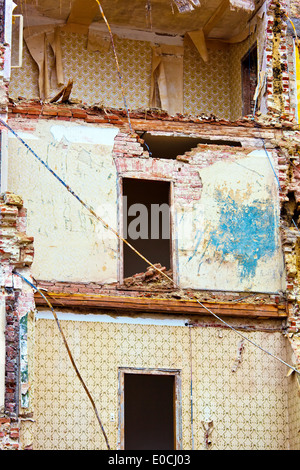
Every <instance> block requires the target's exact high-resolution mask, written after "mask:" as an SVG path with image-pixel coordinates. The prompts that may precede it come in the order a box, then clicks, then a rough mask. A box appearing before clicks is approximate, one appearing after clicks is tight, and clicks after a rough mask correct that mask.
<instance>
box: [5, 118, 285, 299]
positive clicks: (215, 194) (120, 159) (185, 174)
mask: <svg viewBox="0 0 300 470" xmlns="http://www.w3.org/2000/svg"><path fill="white" fill-rule="evenodd" d="M16 126H17V127H19V129H17V130H18V132H21V129H23V132H24V134H22V135H25V136H26V139H27V141H28V142H29V143H30V145H31V146H32V148H34V149H36V150H37V151H38V155H40V156H41V157H42V158H44V159H46V160H47V163H48V164H49V166H50V167H51V168H53V169H54V170H56V171H57V173H58V174H59V176H60V177H62V179H63V180H64V181H65V182H66V183H67V184H68V185H70V186H71V188H72V189H73V190H74V191H75V192H76V193H77V194H78V195H79V196H80V198H81V199H82V200H84V201H88V203H89V204H90V205H91V206H92V207H93V208H94V209H96V211H100V212H99V215H101V216H102V217H103V219H104V220H105V221H106V222H107V223H109V224H110V225H111V226H112V227H113V228H115V229H117V230H119V229H120V222H121V219H120V212H119V211H120V205H119V204H117V194H118V191H120V187H119V182H118V178H119V177H123V178H124V177H125V178H136V177H137V175H138V176H139V178H140V179H149V178H150V179H151V178H152V179H156V180H161V181H173V184H174V194H173V202H172V209H174V214H173V226H172V237H171V238H172V239H173V240H174V244H173V251H172V258H173V263H172V264H173V267H174V271H175V273H176V276H178V280H179V282H180V283H181V286H182V287H187V288H190V287H193V288H197V289H213V290H229V291H230V290H231V291H242V290H250V291H257V292H277V291H280V290H282V289H284V267H283V260H282V253H281V247H280V239H279V212H278V211H279V206H278V203H277V198H278V187H277V182H276V179H275V177H274V174H273V169H272V166H271V164H270V161H272V160H273V165H276V152H273V153H270V154H269V158H270V161H269V158H268V156H267V155H266V153H265V150H263V149H262V150H256V151H254V150H253V148H249V149H240V148H239V147H229V146H217V145H201V144H200V145H198V147H196V148H195V149H193V150H192V151H191V152H188V153H187V155H186V156H184V157H183V158H182V159H180V158H179V159H178V160H173V159H172V160H169V159H168V160H165V159H161V160H158V159H152V158H146V157H147V156H146V155H144V154H143V149H142V147H141V146H140V144H138V143H137V142H132V143H131V142H129V141H130V139H131V140H134V138H133V139H132V138H131V137H129V136H128V135H127V134H126V133H124V134H122V133H120V134H118V135H117V132H118V129H117V128H114V127H110V128H109V127H100V126H99V127H97V126H91V127H88V125H87V124H85V125H81V124H79V123H64V124H57V122H55V123H54V122H53V121H47V120H43V121H37V120H34V121H30V120H28V121H26V120H25V121H23V122H22V121H18V123H17V122H16ZM22 126H23V127H22ZM25 129H26V132H25ZM30 129H31V130H30ZM114 139H115V145H114V147H113V144H114ZM129 145H133V146H137V147H140V153H141V157H134V156H130V153H131V152H133V154H136V153H137V150H136V148H134V149H133V150H130V147H129ZM9 151H10V155H11V157H10V162H9V165H10V167H9V174H10V178H9V185H10V187H11V188H12V190H14V191H15V192H19V193H21V194H23V196H24V200H25V202H26V205H27V207H28V229H29V230H30V232H31V233H33V234H34V236H35V240H36V254H35V260H34V264H33V273H34V276H35V277H36V278H37V279H41V280H47V279H55V280H60V281H74V282H76V281H81V282H85V281H86V282H91V281H94V282H103V283H109V282H116V281H117V280H118V269H119V267H120V266H119V265H118V240H117V238H116V236H115V235H114V234H113V233H111V232H108V231H107V230H106V229H105V228H103V226H102V224H101V223H100V222H99V223H98V222H97V223H96V222H95V220H94V219H92V217H90V216H89V214H88V213H86V212H85V210H84V209H83V207H82V206H81V204H80V203H79V202H77V201H76V200H75V199H74V198H73V197H72V196H71V195H70V194H69V193H68V191H67V190H66V188H65V187H64V186H63V185H61V184H59V183H58V182H57V181H56V180H55V179H54V178H53V176H52V175H51V174H50V173H49V172H48V171H47V170H46V169H45V168H44V167H43V166H42V165H41V164H40V163H39V162H38V161H36V160H35V159H34V157H33V156H32V155H29V154H28V153H27V151H26V148H24V147H23V146H22V145H21V144H20V143H19V142H18V141H17V139H15V138H11V139H9ZM126 151H128V152H129V153H128V156H130V158H128V156H126V157H124V152H126ZM113 155H114V158H113ZM17 169H18V171H17ZM79 176H80V178H78V177H79ZM245 181H246V183H245ZM41 214H42V217H41ZM66 240H68V242H67V243H66ZM257 241H259V243H258V244H257ZM57 259H60V263H57ZM153 262H154V263H157V262H159V260H157V259H155V260H153ZM220 280H222V281H220Z"/></svg>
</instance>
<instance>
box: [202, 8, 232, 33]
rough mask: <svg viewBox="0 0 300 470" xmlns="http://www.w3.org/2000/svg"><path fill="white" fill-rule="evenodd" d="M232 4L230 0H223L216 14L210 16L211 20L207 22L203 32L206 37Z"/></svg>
mask: <svg viewBox="0 0 300 470" xmlns="http://www.w3.org/2000/svg"><path fill="white" fill-rule="evenodd" d="M229 6H230V1H229V0H222V1H221V3H220V5H219V6H218V8H217V9H216V10H215V12H214V14H213V15H212V16H211V17H210V18H209V20H208V21H207V22H206V23H205V25H204V27H203V32H204V35H205V37H207V36H208V34H209V33H210V32H211V30H212V29H213V28H214V27H215V26H217V24H218V23H219V21H220V20H221V18H222V16H223V15H224V13H225V11H226V10H227V9H228V7H229Z"/></svg>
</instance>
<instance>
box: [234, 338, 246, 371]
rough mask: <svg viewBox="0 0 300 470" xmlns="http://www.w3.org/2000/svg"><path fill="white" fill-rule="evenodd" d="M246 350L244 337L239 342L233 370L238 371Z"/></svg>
mask: <svg viewBox="0 0 300 470" xmlns="http://www.w3.org/2000/svg"><path fill="white" fill-rule="evenodd" d="M243 351H244V340H243V339H242V340H241V341H240V342H239V344H238V349H237V357H236V360H235V362H234V365H233V367H232V369H231V370H232V372H236V371H237V368H238V367H239V365H240V363H241V362H242V354H243Z"/></svg>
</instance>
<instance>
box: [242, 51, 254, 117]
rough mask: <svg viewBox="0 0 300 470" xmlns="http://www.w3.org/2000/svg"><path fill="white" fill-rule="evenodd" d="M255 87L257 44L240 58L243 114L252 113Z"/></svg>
mask: <svg viewBox="0 0 300 470" xmlns="http://www.w3.org/2000/svg"><path fill="white" fill-rule="evenodd" d="M256 87H257V46H256V45H255V46H253V47H252V48H251V49H250V50H249V51H248V52H247V54H246V55H245V56H244V57H243V59H242V93H243V97H242V98H243V116H247V115H248V114H253V111H254V105H255V102H254V99H253V98H254V94H255V90H256Z"/></svg>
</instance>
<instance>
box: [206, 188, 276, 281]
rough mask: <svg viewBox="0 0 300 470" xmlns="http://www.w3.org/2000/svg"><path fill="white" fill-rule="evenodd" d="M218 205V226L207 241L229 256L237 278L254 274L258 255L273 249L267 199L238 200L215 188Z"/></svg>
mask: <svg viewBox="0 0 300 470" xmlns="http://www.w3.org/2000/svg"><path fill="white" fill-rule="evenodd" d="M216 200H217V201H218V204H219V207H220V222H219V227H218V230H214V231H213V232H212V233H211V244H212V245H213V246H214V247H215V248H216V250H217V251H219V252H221V253H222V256H223V257H226V256H228V255H231V256H233V257H234V258H235V259H236V260H237V261H238V265H239V269H240V276H241V279H245V278H246V277H254V276H255V274H256V269H257V263H258V261H259V260H260V259H261V258H262V257H269V258H272V257H273V256H274V254H275V252H276V250H277V248H278V247H277V246H276V228H277V227H278V220H276V218H275V214H274V207H273V205H272V201H271V200H266V201H255V203H254V204H251V205H248V204H239V203H238V202H237V201H236V200H234V199H233V198H232V197H230V196H226V195H225V196H224V195H223V194H222V192H221V191H220V190H217V191H216Z"/></svg>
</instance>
